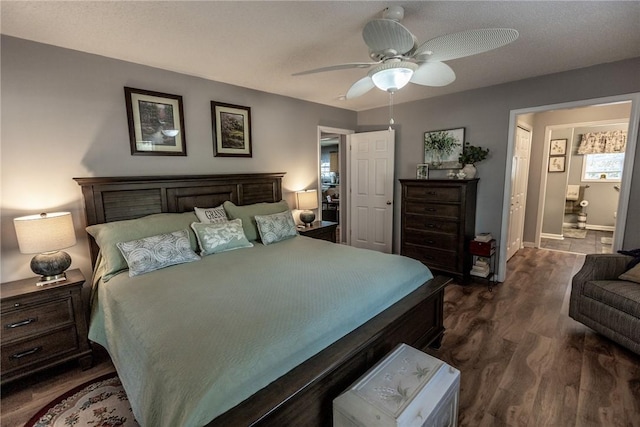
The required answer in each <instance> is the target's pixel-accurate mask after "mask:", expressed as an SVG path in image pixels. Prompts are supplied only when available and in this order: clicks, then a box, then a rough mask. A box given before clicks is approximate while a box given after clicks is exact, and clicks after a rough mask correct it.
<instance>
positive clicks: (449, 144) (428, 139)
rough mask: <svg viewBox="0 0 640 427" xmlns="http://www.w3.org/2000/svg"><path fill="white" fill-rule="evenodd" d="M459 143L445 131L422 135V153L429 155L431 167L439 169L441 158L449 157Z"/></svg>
mask: <svg viewBox="0 0 640 427" xmlns="http://www.w3.org/2000/svg"><path fill="white" fill-rule="evenodd" d="M459 145H460V143H459V142H458V139H457V138H455V137H453V136H452V135H451V134H450V133H449V132H447V131H438V132H427V133H425V134H424V152H425V154H426V153H431V157H432V160H431V165H432V166H434V167H436V168H437V167H439V166H440V165H442V158H443V157H447V156H450V155H451V153H453V150H454V149H455V148H456V147H458V146H459Z"/></svg>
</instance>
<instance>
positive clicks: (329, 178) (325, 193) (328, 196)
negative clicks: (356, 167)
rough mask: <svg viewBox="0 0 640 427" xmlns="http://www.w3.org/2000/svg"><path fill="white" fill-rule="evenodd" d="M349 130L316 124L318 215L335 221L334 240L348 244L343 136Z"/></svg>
mask: <svg viewBox="0 0 640 427" xmlns="http://www.w3.org/2000/svg"><path fill="white" fill-rule="evenodd" d="M352 133H354V132H353V131H352V130H349V129H339V128H331V127H325V126H318V159H319V165H318V194H320V199H321V200H320V203H319V204H318V207H319V217H320V219H321V220H322V221H331V222H337V223H338V227H337V231H336V233H337V235H336V242H337V243H344V244H347V245H348V244H350V243H349V237H348V233H347V230H348V229H349V228H348V222H349V218H348V217H349V215H347V213H348V201H347V197H346V196H347V191H346V190H347V189H348V188H349V179H348V176H347V153H348V150H347V148H346V147H347V135H351V134H352Z"/></svg>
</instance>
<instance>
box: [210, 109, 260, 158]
mask: <svg viewBox="0 0 640 427" xmlns="http://www.w3.org/2000/svg"><path fill="white" fill-rule="evenodd" d="M211 120H212V123H213V154H214V156H215V157H251V156H252V152H251V108H250V107H242V106H240V105H232V104H223V103H221V102H215V101H211Z"/></svg>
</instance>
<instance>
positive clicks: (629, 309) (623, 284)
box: [582, 280, 640, 318]
mask: <svg viewBox="0 0 640 427" xmlns="http://www.w3.org/2000/svg"><path fill="white" fill-rule="evenodd" d="M582 293H583V295H584V296H585V297H588V298H591V299H594V300H596V301H599V302H601V303H603V304H606V305H608V306H610V307H613V308H615V309H617V310H620V311H622V312H624V313H627V314H629V315H631V316H634V317H637V318H640V286H638V284H637V283H633V282H627V281H625V280H591V281H588V282H587V283H585V284H584V288H583V289H582Z"/></svg>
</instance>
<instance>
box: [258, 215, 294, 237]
mask: <svg viewBox="0 0 640 427" xmlns="http://www.w3.org/2000/svg"><path fill="white" fill-rule="evenodd" d="M256 224H257V225H258V231H259V232H260V240H262V243H263V244H264V245H269V244H271V243H276V242H280V241H282V240H286V239H290V238H292V237H295V236H297V235H298V230H296V223H295V221H294V220H293V215H292V214H291V211H286V212H280V213H276V214H272V215H256Z"/></svg>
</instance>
